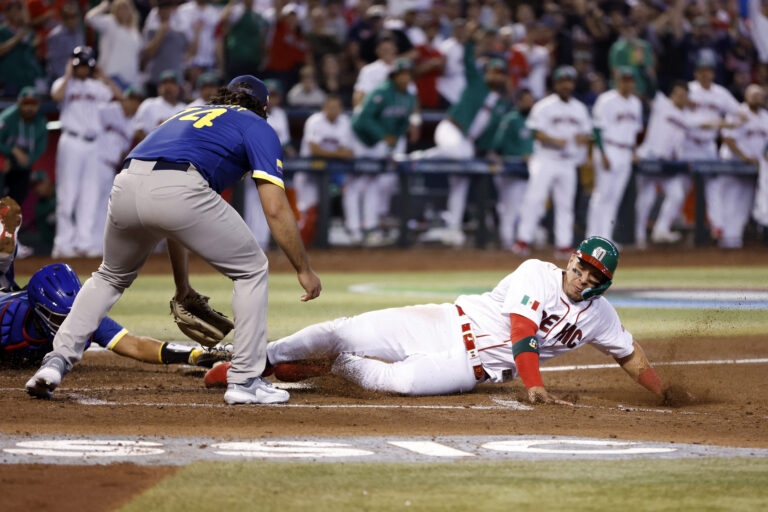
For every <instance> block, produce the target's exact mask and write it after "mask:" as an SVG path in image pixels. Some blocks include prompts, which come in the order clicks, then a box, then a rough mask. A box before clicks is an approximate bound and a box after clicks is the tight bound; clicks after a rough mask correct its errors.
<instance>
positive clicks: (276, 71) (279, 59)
mask: <svg viewBox="0 0 768 512" xmlns="http://www.w3.org/2000/svg"><path fill="white" fill-rule="evenodd" d="M308 52H309V46H308V45H307V42H306V41H305V39H304V36H303V35H302V33H301V25H300V23H299V16H298V13H297V9H296V4H294V3H287V4H285V5H284V6H283V8H282V9H281V10H280V16H279V17H278V19H277V23H275V31H274V34H273V36H272V43H271V45H270V49H269V59H268V61H267V65H266V68H265V74H266V75H267V76H268V77H270V78H275V79H277V80H279V81H280V82H282V86H283V90H286V91H287V90H289V89H290V88H291V87H293V86H294V85H295V84H296V83H297V82H298V81H299V69H301V67H302V66H303V65H304V63H305V62H306V61H307V54H308Z"/></svg>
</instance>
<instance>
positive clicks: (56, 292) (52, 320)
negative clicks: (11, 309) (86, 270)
mask: <svg viewBox="0 0 768 512" xmlns="http://www.w3.org/2000/svg"><path fill="white" fill-rule="evenodd" d="M79 291H80V279H78V277H77V274H75V271H74V270H72V267H70V266H69V265H66V264H64V263H54V264H52V265H46V266H44V267H43V268H41V269H40V270H38V271H37V272H35V275H33V276H32V279H30V280H29V284H27V295H28V297H29V302H30V304H31V305H32V307H33V308H34V310H35V314H36V315H37V317H38V318H39V319H40V320H41V321H42V323H43V325H44V327H45V330H46V332H47V333H48V334H49V335H50V336H54V335H55V334H56V331H58V330H59V326H61V323H62V322H63V321H64V319H65V318H66V317H67V315H68V314H69V312H70V310H71V309H72V304H74V302H75V296H77V293H78V292H79Z"/></svg>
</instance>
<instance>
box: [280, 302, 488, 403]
mask: <svg viewBox="0 0 768 512" xmlns="http://www.w3.org/2000/svg"><path fill="white" fill-rule="evenodd" d="M267 353H268V356H269V361H270V362H271V363H272V364H277V363H284V362H289V361H299V360H305V359H325V358H335V361H334V363H333V366H332V368H331V371H332V373H334V374H335V375H338V376H340V377H343V378H345V379H347V380H349V381H351V382H354V383H355V384H357V385H359V386H361V387H362V388H364V389H368V390H372V391H381V392H387V393H399V394H404V395H413V396H416V395H443V394H448V393H462V392H467V391H471V390H472V389H474V387H475V385H476V383H477V380H476V378H475V375H474V372H473V369H472V365H471V364H470V359H469V356H468V354H467V351H466V348H465V346H464V341H463V337H462V331H461V325H460V323H459V316H458V313H457V310H456V306H455V305H453V304H426V305H419V306H406V307H401V308H391V309H382V310H379V311H371V312H368V313H363V314H361V315H357V316H353V317H349V318H346V317H345V318H337V319H336V320H331V321H328V322H322V323H319V324H314V325H310V326H309V327H305V328H304V329H302V330H300V331H299V332H297V333H295V334H292V335H290V336H287V337H285V338H282V339H280V340H277V341H275V342H273V343H269V344H268V345H267Z"/></svg>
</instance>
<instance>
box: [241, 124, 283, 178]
mask: <svg viewBox="0 0 768 512" xmlns="http://www.w3.org/2000/svg"><path fill="white" fill-rule="evenodd" d="M244 143H245V147H246V152H247V154H248V161H249V162H250V164H251V169H252V173H251V177H253V178H254V179H262V180H265V181H268V182H270V183H274V184H275V185H277V186H278V187H280V188H285V183H284V181H283V148H282V146H281V145H280V139H278V137H277V133H275V130H273V129H272V127H271V126H269V125H268V124H267V123H266V121H265V122H264V123H254V124H253V126H252V127H251V128H249V129H248V130H247V131H246V132H245V140H244Z"/></svg>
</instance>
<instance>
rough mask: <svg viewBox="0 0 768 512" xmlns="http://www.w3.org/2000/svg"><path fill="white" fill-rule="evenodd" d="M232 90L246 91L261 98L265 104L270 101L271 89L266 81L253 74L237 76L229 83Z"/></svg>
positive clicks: (258, 98) (228, 86)
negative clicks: (265, 83)
mask: <svg viewBox="0 0 768 512" xmlns="http://www.w3.org/2000/svg"><path fill="white" fill-rule="evenodd" d="M227 89H229V90H230V91H232V92H244V93H246V94H249V95H251V96H253V97H254V98H256V99H257V100H259V101H260V102H261V103H263V104H264V105H267V104H268V103H269V89H267V86H266V85H264V82H262V81H261V80H259V79H258V78H256V77H255V76H252V75H241V76H236V77H235V78H233V79H232V81H231V82H229V84H227Z"/></svg>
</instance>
